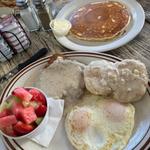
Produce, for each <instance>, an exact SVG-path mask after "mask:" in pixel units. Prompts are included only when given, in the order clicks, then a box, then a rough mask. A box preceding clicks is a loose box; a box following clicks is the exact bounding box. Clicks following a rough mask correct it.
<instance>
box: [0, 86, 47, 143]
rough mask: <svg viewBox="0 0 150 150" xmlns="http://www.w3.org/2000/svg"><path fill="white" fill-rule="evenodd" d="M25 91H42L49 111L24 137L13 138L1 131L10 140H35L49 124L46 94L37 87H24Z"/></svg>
mask: <svg viewBox="0 0 150 150" xmlns="http://www.w3.org/2000/svg"><path fill="white" fill-rule="evenodd" d="M24 88H25V89H37V90H38V91H40V92H41V93H42V94H43V95H44V96H45V98H46V105H47V111H46V114H45V116H44V118H43V120H42V122H41V123H40V124H39V125H38V126H37V127H36V128H35V129H34V130H33V131H31V132H29V133H27V134H25V135H22V136H17V137H13V136H9V135H7V134H5V133H4V132H2V131H1V130H0V134H2V135H4V136H5V137H7V138H9V139H15V140H18V139H23V138H33V137H34V136H36V135H38V134H40V133H41V132H42V130H43V129H44V128H45V126H46V124H47V122H48V117H49V103H48V98H47V96H46V94H45V93H44V92H43V91H41V90H40V89H38V88H35V87H24Z"/></svg>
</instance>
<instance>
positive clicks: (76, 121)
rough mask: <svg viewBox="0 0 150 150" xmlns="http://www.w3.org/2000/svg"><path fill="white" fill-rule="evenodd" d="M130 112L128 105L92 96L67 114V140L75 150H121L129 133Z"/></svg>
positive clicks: (132, 122)
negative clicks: (94, 98)
mask: <svg viewBox="0 0 150 150" xmlns="http://www.w3.org/2000/svg"><path fill="white" fill-rule="evenodd" d="M90 100H91V99H90ZM134 113H135V109H134V107H133V105H131V104H126V105H125V104H120V103H118V102H116V101H111V100H109V101H107V100H99V101H97V100H93V99H92V103H91V101H89V103H87V102H86V104H82V105H81V106H80V105H79V106H75V107H74V108H73V109H72V110H71V111H70V113H68V115H67V117H66V120H65V129H66V133H67V136H68V139H69V140H70V142H71V143H72V145H73V146H74V147H75V148H76V149H77V150H85V149H86V150H113V149H114V148H115V149H116V150H122V149H123V148H124V147H125V146H126V144H127V143H128V140H129V138H130V136H131V134H132V130H133V127H134Z"/></svg>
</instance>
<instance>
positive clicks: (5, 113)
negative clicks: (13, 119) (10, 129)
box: [0, 109, 10, 118]
mask: <svg viewBox="0 0 150 150" xmlns="http://www.w3.org/2000/svg"><path fill="white" fill-rule="evenodd" d="M8 115H10V110H9V109H4V110H2V111H1V112H0V118H2V117H5V116H8Z"/></svg>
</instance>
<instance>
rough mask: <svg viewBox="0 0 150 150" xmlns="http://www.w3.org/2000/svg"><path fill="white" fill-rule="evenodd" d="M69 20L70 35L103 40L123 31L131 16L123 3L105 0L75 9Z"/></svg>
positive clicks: (91, 39) (90, 39)
mask: <svg viewBox="0 0 150 150" xmlns="http://www.w3.org/2000/svg"><path fill="white" fill-rule="evenodd" d="M69 20H70V22H71V23H72V28H71V30H70V34H71V35H72V36H74V37H76V38H78V39H81V40H88V41H93V40H94V41H105V40H110V39H114V38H115V37H116V36H118V35H120V34H121V33H123V32H124V31H125V29H126V28H127V26H128V25H129V23H130V20H131V16H130V14H129V11H128V9H127V7H126V6H125V5H124V4H122V3H120V2H115V1H107V2H93V3H89V4H86V5H84V6H82V7H81V8H79V9H78V10H76V11H75V12H74V13H73V15H72V16H71V17H70V19H69Z"/></svg>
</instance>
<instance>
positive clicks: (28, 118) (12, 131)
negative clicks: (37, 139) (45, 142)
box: [0, 87, 48, 139]
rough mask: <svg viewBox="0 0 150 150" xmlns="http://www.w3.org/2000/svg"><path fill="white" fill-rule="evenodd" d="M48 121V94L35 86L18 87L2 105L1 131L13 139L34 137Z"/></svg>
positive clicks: (0, 115)
mask: <svg viewBox="0 0 150 150" xmlns="http://www.w3.org/2000/svg"><path fill="white" fill-rule="evenodd" d="M47 121H48V102H47V96H46V95H45V94H44V92H42V91H41V90H40V89H37V88H34V87H24V88H23V87H18V88H16V89H14V90H13V91H12V93H11V95H10V96H9V97H7V98H6V100H5V101H3V103H2V104H1V107H0V132H1V134H2V135H4V136H6V137H8V138H11V139H22V138H25V137H34V136H36V135H38V134H40V132H41V131H42V130H43V128H44V127H45V125H46V123H47Z"/></svg>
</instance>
